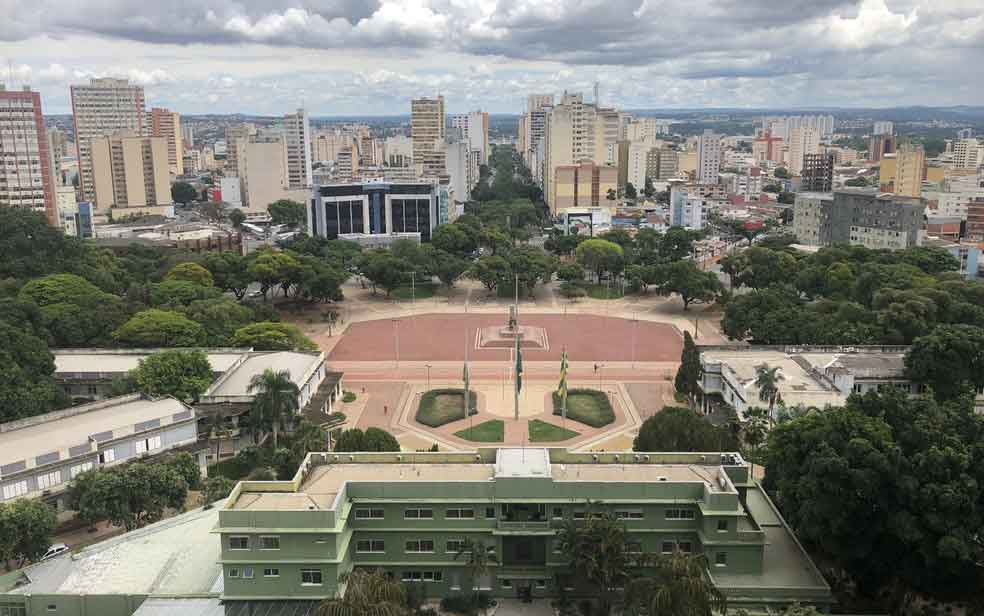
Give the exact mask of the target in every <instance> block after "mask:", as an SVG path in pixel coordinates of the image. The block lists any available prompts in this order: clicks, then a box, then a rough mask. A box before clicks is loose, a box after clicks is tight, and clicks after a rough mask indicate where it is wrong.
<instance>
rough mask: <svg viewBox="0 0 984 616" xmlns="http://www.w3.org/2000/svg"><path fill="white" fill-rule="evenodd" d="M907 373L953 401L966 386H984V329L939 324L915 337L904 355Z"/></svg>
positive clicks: (940, 397)
mask: <svg viewBox="0 0 984 616" xmlns="http://www.w3.org/2000/svg"><path fill="white" fill-rule="evenodd" d="M905 369H906V376H907V377H908V378H910V379H912V380H913V381H915V382H916V383H919V384H921V385H924V386H928V387H931V388H932V390H933V395H935V396H936V398H937V400H952V399H954V398H956V397H958V396H959V395H960V394H961V393H963V392H964V391H965V390H966V388H967V387H968V386H969V387H973V388H979V387H982V386H984V329H982V328H980V327H975V326H973V325H940V326H938V327H936V328H935V329H933V331H932V333H930V334H929V335H927V336H922V337H921V338H916V339H915V340H914V341H913V343H912V346H911V347H910V348H909V351H908V352H907V353H906V356H905Z"/></svg>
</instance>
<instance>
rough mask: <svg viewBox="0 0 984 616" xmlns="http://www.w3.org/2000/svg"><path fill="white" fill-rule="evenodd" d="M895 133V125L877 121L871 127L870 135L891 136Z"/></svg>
mask: <svg viewBox="0 0 984 616" xmlns="http://www.w3.org/2000/svg"><path fill="white" fill-rule="evenodd" d="M894 133H895V125H894V124H892V123H891V122H885V121H879V122H875V125H874V126H873V127H872V131H871V134H872V135H892V134H894Z"/></svg>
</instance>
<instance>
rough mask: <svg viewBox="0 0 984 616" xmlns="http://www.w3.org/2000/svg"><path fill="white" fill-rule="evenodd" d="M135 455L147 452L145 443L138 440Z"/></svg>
mask: <svg viewBox="0 0 984 616" xmlns="http://www.w3.org/2000/svg"><path fill="white" fill-rule="evenodd" d="M136 447H137V453H144V452H146V451H147V441H146V440H139V441H137V442H136Z"/></svg>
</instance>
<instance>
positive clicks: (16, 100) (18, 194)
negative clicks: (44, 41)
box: [0, 85, 58, 226]
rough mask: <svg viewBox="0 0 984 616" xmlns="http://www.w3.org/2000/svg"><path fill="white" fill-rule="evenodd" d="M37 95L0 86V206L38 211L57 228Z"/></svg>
mask: <svg viewBox="0 0 984 616" xmlns="http://www.w3.org/2000/svg"><path fill="white" fill-rule="evenodd" d="M54 185H55V183H54V173H53V172H52V169H51V154H50V152H49V150H48V134H47V133H46V132H45V129H44V115H43V114H42V112H41V95H40V94H39V93H37V92H32V91H31V90H29V89H27V88H25V89H23V90H19V91H15V90H11V91H8V90H6V89H5V88H4V86H3V85H0V207H22V208H30V209H34V210H41V211H43V212H44V214H45V217H46V218H47V219H48V224H50V225H52V226H57V225H58V208H57V207H56V204H55V186H54Z"/></svg>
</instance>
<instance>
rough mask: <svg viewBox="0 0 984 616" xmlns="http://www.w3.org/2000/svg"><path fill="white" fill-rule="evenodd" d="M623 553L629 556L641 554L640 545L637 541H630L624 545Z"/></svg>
mask: <svg viewBox="0 0 984 616" xmlns="http://www.w3.org/2000/svg"><path fill="white" fill-rule="evenodd" d="M625 551H626V552H628V553H629V554H642V544H641V543H639V542H638V541H630V542H628V543H626V544H625Z"/></svg>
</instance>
